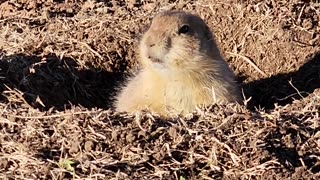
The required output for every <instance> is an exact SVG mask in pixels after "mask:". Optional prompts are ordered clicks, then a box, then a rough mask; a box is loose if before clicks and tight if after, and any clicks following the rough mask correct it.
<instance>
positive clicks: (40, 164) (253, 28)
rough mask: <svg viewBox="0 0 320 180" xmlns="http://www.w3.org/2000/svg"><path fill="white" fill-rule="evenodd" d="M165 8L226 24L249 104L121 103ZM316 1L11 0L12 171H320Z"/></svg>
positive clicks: (4, 77) (206, 175) (5, 88)
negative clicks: (141, 45)
mask: <svg viewBox="0 0 320 180" xmlns="http://www.w3.org/2000/svg"><path fill="white" fill-rule="evenodd" d="M166 9H179V10H186V11H190V12H193V13H197V14H199V15H200V16H201V17H202V18H203V19H205V21H206V22H207V23H208V25H209V26H210V28H211V29H212V31H213V32H214V34H215V36H216V39H217V41H218V43H219V46H220V48H221V50H222V52H223V54H224V56H225V59H226V60H227V61H228V63H229V64H230V66H231V67H232V69H233V70H234V71H235V73H236V75H237V77H238V80H239V82H241V83H242V88H243V92H244V96H245V97H246V98H247V99H248V102H247V103H246V106H240V105H237V104H229V105H225V106H218V105H212V106H210V107H206V108H203V109H200V108H199V109H197V111H196V112H193V113H190V114H189V115H188V116H187V117H179V116H177V117H171V118H167V119H165V118H162V117H159V116H157V115H156V114H153V113H152V112H141V113H140V114H136V115H129V114H126V113H119V112H114V111H113V109H112V108H111V103H112V100H113V97H114V95H115V93H116V89H117V86H118V85H119V84H121V83H122V82H123V81H124V80H125V79H126V77H127V76H128V75H129V74H130V73H131V72H134V71H135V70H136V69H137V67H138V66H139V65H138V63H136V62H137V61H136V55H135V53H134V52H135V48H136V44H137V42H138V40H139V37H140V36H141V33H143V31H144V30H145V29H146V28H147V26H148V24H149V23H150V20H151V17H152V16H153V15H154V14H155V13H157V12H159V11H161V10H166ZM319 21H320V3H319V2H317V1H307V0H305V1H297V0H289V1H284V0H283V1H282V0H279V1H272V0H267V1H259V0H252V1H248V2H247V1H233V0H217V1H211V0H196V1H179V0H178V1H169V0H164V1H155V0H149V1H147V0H139V1H138V0H135V1H134V0H120V1H93V0H91V1H74V0H70V1H55V0H52V1H42V0H28V1H26V0H20V1H19V0H8V1H0V91H1V96H0V114H1V116H0V178H1V179H73V178H74V179H177V180H184V179H318V178H320V132H319V130H320V125H319V122H320V121H319V120H320V117H319V112H320V23H319Z"/></svg>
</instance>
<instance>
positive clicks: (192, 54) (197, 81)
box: [115, 11, 242, 115]
mask: <svg viewBox="0 0 320 180" xmlns="http://www.w3.org/2000/svg"><path fill="white" fill-rule="evenodd" d="M183 25H188V27H189V31H188V32H187V33H178V32H179V29H180V28H181V27H182V26H183ZM139 51H140V52H139V53H140V59H139V60H140V61H141V64H142V69H141V70H140V71H139V73H138V74H137V75H136V76H135V77H133V78H132V79H131V80H130V81H128V83H127V84H126V86H125V87H123V89H122V90H121V92H120V93H119V95H118V97H117V100H116V103H115V106H116V110H117V111H126V112H137V111H140V110H143V109H149V110H152V111H154V112H157V113H159V114H161V115H168V114H169V113H183V114H185V113H188V112H192V111H193V110H194V109H195V107H196V106H197V105H210V104H212V103H229V102H241V101H242V98H241V94H240V90H239V87H238V86H237V84H236V82H235V78H234V74H233V72H232V71H231V69H230V68H229V66H228V64H227V63H226V62H225V61H224V60H223V58H222V57H221V55H220V52H219V49H218V47H217V45H216V43H215V41H214V39H213V36H212V33H211V31H210V30H209V28H208V26H207V25H206V24H205V22H204V21H203V20H202V19H201V18H199V17H198V16H195V15H192V14H189V13H186V12H182V11H166V12H162V13H159V14H158V15H156V16H155V17H154V19H153V21H152V24H151V26H150V28H149V29H148V31H147V32H146V33H145V34H144V35H143V37H142V39H141V41H140V46H139Z"/></svg>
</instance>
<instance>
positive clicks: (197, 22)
mask: <svg viewBox="0 0 320 180" xmlns="http://www.w3.org/2000/svg"><path fill="white" fill-rule="evenodd" d="M139 49H140V56H141V60H142V64H143V66H145V67H148V68H155V69H157V70H160V71H161V70H163V71H167V70H178V71H179V70H183V69H189V70H190V68H203V67H201V66H208V64H211V63H212V62H210V61H212V59H214V58H218V59H219V58H220V53H219V50H218V48H217V47H216V44H215V42H214V40H213V37H212V33H211V31H210V29H209V28H208V26H207V25H206V23H205V22H204V21H203V20H202V19H201V18H200V17H198V16H195V15H192V14H190V13H186V12H182V11H165V12H162V13H159V14H157V15H156V16H155V17H154V18H153V21H152V23H151V26H150V27H149V29H148V31H147V32H146V33H145V34H144V35H143V37H142V39H141V41H140V47H139ZM206 57H207V58H206ZM208 57H210V58H208ZM195 70H196V69H195ZM197 70H198V69H197Z"/></svg>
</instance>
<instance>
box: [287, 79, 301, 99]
mask: <svg viewBox="0 0 320 180" xmlns="http://www.w3.org/2000/svg"><path fill="white" fill-rule="evenodd" d="M288 82H289V84H290V85H291V87H292V88H293V89H294V90H296V91H297V93H298V94H299V96H300V97H301V98H303V96H302V95H301V93H300V91H299V90H298V89H297V88H296V87H295V86H294V85H293V84H292V79H291V80H290V81H288Z"/></svg>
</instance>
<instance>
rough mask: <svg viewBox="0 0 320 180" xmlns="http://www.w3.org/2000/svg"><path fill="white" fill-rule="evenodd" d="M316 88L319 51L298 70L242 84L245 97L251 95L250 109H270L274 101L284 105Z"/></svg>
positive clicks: (318, 85)
mask: <svg viewBox="0 0 320 180" xmlns="http://www.w3.org/2000/svg"><path fill="white" fill-rule="evenodd" d="M290 82H291V84H290ZM317 88H320V52H318V53H317V54H315V55H314V56H313V57H312V58H310V60H309V61H308V62H307V63H305V64H304V65H303V66H302V67H300V68H299V70H298V71H295V72H290V73H287V74H278V75H274V76H271V77H269V78H266V79H260V80H257V81H254V82H251V83H248V84H244V85H243V89H244V92H245V94H246V97H252V99H251V102H250V103H249V108H250V109H253V108H254V107H261V108H266V109H272V108H274V104H275V103H277V104H278V105H286V104H289V103H291V102H292V101H293V100H294V99H302V98H303V97H306V96H308V95H309V94H310V93H312V92H313V91H314V90H315V89H317Z"/></svg>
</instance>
